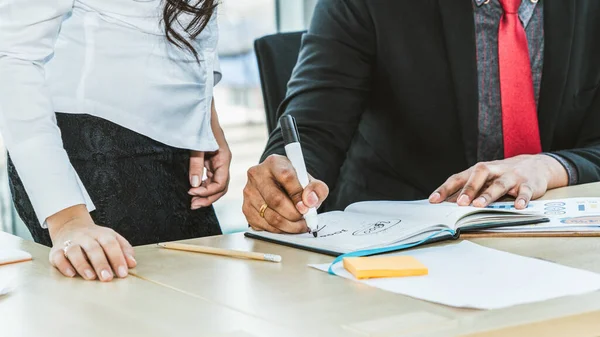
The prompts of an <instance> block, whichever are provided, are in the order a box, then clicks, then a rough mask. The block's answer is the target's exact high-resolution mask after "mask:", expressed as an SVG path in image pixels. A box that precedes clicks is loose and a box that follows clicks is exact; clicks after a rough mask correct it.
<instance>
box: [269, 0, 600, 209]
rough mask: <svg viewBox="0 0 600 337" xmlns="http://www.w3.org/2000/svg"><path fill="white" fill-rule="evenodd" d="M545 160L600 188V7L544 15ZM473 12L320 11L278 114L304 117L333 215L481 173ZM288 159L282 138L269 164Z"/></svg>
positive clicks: (558, 5) (330, 5)
mask: <svg viewBox="0 0 600 337" xmlns="http://www.w3.org/2000/svg"><path fill="white" fill-rule="evenodd" d="M544 30H545V54H544V68H543V74H542V84H541V93H540V99H539V107H538V115H539V124H540V134H541V140H542V148H543V151H546V152H555V153H558V154H560V155H562V156H564V157H566V158H567V159H569V160H571V161H572V162H573V163H574V165H575V166H576V168H577V172H578V174H579V182H580V183H586V182H592V181H598V180H600V94H599V93H598V92H599V91H600V90H598V86H599V83H600V1H597V0H550V1H546V3H545V4H544ZM475 49H476V48H475V34H474V22H473V9H472V0H420V1H414V0H321V1H319V3H318V5H317V7H316V10H315V15H314V18H313V21H312V23H311V26H310V29H309V31H308V33H307V34H306V35H305V36H304V38H303V44H302V49H301V53H300V57H299V61H298V65H297V66H296V69H295V70H294V74H293V76H292V79H291V81H290V82H289V85H288V95H287V98H286V100H285V101H284V102H283V104H282V106H281V109H283V110H284V111H285V113H287V114H291V115H293V116H295V117H296V119H297V121H298V128H299V131H300V134H301V142H302V146H303V150H304V154H305V157H306V162H307V166H308V169H309V171H310V173H311V174H312V175H313V176H315V177H316V178H318V179H321V180H324V181H325V182H326V183H327V184H328V185H329V187H330V188H331V189H332V193H331V195H330V199H329V200H328V202H327V203H326V204H325V206H324V208H325V209H326V210H331V209H341V208H343V207H345V206H347V205H348V204H350V203H352V202H355V201H361V200H376V199H396V200H403V199H420V198H426V197H428V195H429V194H430V193H431V192H432V191H433V190H434V189H435V188H436V187H438V186H439V185H441V184H442V183H443V182H444V180H445V179H447V178H448V177H449V176H450V175H452V174H454V173H458V172H460V171H463V170H465V169H467V168H468V167H470V166H472V165H473V164H475V163H476V158H477V153H476V151H477V137H478V127H477V125H478V124H477V119H478V92H477V64H476V50H475ZM272 153H279V154H283V153H284V151H283V142H282V137H281V134H280V131H279V129H276V130H275V131H274V132H273V133H272V134H271V137H270V139H269V142H268V145H267V148H266V151H265V154H264V156H263V159H264V158H265V157H266V156H268V155H269V154H272Z"/></svg>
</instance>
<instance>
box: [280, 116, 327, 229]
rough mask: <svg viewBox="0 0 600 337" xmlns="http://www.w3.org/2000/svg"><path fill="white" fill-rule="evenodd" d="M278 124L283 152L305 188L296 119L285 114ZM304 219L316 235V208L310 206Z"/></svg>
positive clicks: (317, 220)
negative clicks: (283, 143) (281, 136)
mask: <svg viewBox="0 0 600 337" xmlns="http://www.w3.org/2000/svg"><path fill="white" fill-rule="evenodd" d="M279 125H280V126H281V134H282V135H283V141H284V142H285V154H286V155H287V157H288V159H289V160H290V162H291V163H292V166H293V167H294V169H295V170H296V175H297V176H298V180H299V181H300V185H302V188H306V186H308V182H309V181H308V172H306V163H305V162H304V156H303V155H302V147H301V146H300V135H299V134H298V127H297V126H296V120H295V119H294V117H292V116H289V115H285V116H282V117H281V118H280V119H279ZM304 220H306V225H307V226H308V229H309V230H310V232H311V233H312V234H313V236H314V237H317V233H318V232H319V219H318V218H317V210H316V209H315V208H310V209H309V210H308V213H306V214H305V215H304Z"/></svg>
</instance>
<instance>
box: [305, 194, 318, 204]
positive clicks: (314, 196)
mask: <svg viewBox="0 0 600 337" xmlns="http://www.w3.org/2000/svg"><path fill="white" fill-rule="evenodd" d="M306 199H307V200H306V201H307V205H306V206H308V207H314V206H316V205H317V203H318V202H319V197H317V193H315V192H310V193H309V194H308V197H307V198H306Z"/></svg>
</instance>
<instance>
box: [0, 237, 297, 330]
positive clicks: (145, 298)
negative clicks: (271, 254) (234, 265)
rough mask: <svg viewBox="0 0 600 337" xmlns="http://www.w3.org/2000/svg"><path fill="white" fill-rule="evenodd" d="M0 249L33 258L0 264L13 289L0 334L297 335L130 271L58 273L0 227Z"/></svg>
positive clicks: (38, 251) (41, 253) (4, 304)
mask: <svg viewBox="0 0 600 337" xmlns="http://www.w3.org/2000/svg"><path fill="white" fill-rule="evenodd" d="M0 247H14V248H20V249H23V250H25V251H28V252H30V253H31V254H32V255H33V257H34V261H31V262H24V263H18V264H13V265H7V266H0V279H3V278H6V277H11V278H12V277H15V280H16V281H15V284H16V285H17V287H16V289H15V290H14V291H13V292H11V293H10V294H8V295H6V296H0V336H2V337H41V336H44V337H45V336H49V337H70V336H73V337H75V336H86V337H96V336H97V337H100V336H102V337H106V336H116V337H132V336H145V337H151V336H156V337H158V336H161V337H162V336H190V337H191V336H194V337H197V336H216V337H252V336H272V337H279V336H301V335H300V334H298V333H297V332H294V331H291V330H289V329H286V328H284V327H281V326H278V325H277V324H273V323H270V322H268V321H266V320H262V319H259V318H256V317H253V316H251V315H245V314H243V313H240V312H238V311H235V310H232V309H229V308H227V307H225V306H222V305H218V304H216V303H211V302H208V301H206V300H203V299H201V298H198V297H197V296H190V295H189V294H185V293H182V292H181V291H178V290H176V289H171V288H169V287H165V286H160V285H157V284H154V283H151V282H147V281H144V280H141V279H139V278H136V277H128V278H127V279H123V280H118V281H116V282H111V283H100V282H88V281H84V280H83V279H80V278H76V279H68V278H65V277H63V276H61V275H60V274H59V273H58V272H57V271H56V270H55V269H54V268H53V267H52V266H50V264H49V263H48V251H49V249H48V248H47V247H44V246H40V245H38V244H35V243H33V242H30V241H24V240H21V239H19V238H17V237H14V236H12V235H9V234H6V233H2V232H0Z"/></svg>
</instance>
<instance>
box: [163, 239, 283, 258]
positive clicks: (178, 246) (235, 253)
mask: <svg viewBox="0 0 600 337" xmlns="http://www.w3.org/2000/svg"><path fill="white" fill-rule="evenodd" d="M158 246H160V247H162V248H166V249H174V250H181V251H186V252H194V253H204V254H214V255H222V256H230V257H238V258H243V259H252V260H260V261H269V262H281V256H279V255H275V254H264V253H256V252H244V251H240V250H230V249H222V248H214V247H204V246H196V245H188V244H183V243H175V242H164V243H159V244H158Z"/></svg>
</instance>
